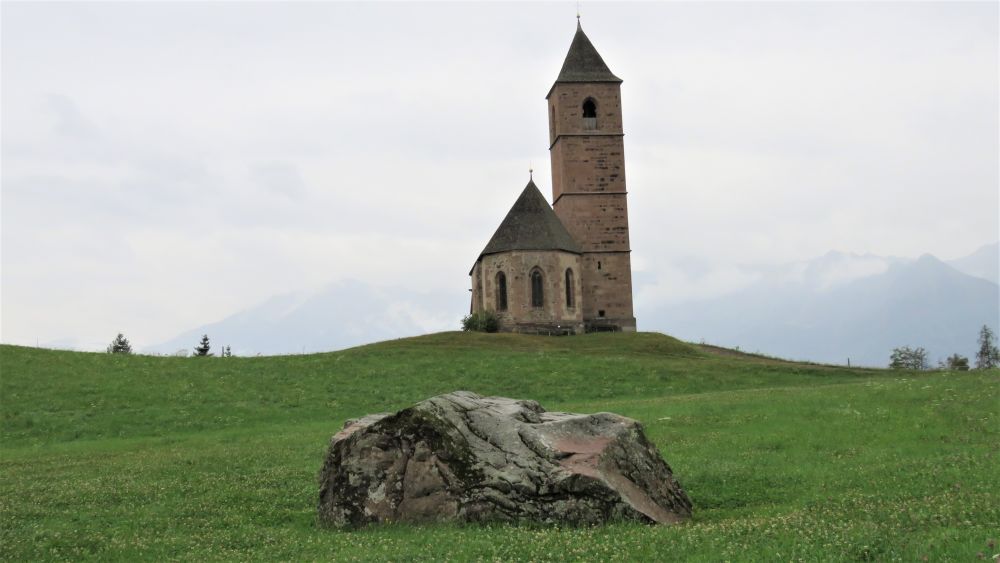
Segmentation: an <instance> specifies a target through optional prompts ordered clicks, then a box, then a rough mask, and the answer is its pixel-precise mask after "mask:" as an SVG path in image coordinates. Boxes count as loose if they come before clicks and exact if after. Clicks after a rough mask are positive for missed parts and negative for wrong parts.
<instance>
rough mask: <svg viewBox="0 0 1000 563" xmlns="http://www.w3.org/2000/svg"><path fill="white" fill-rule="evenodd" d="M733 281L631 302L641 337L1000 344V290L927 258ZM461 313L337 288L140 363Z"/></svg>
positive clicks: (373, 330) (338, 345) (792, 344)
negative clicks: (706, 293)
mask: <svg viewBox="0 0 1000 563" xmlns="http://www.w3.org/2000/svg"><path fill="white" fill-rule="evenodd" d="M984 248H985V250H984V249H980V250H979V251H977V252H976V253H974V254H972V255H970V256H968V257H966V258H962V259H960V260H956V261H953V263H954V262H957V263H958V264H957V265H958V266H961V267H964V268H966V269H967V270H969V271H975V272H984V273H987V274H988V273H989V270H988V268H989V260H990V259H991V255H990V254H989V252H990V251H989V249H990V248H992V249H993V251H994V255H993V256H992V260H993V261H994V263H995V262H996V256H995V251H996V249H997V245H990V246H987V247H984ZM984 268H985V269H984ZM689 269H690V268H689ZM738 269H739V275H738V276H737V277H738V278H739V279H740V280H743V281H742V282H741V283H740V284H739V285H736V286H734V288H735V289H730V290H727V291H728V293H725V294H724V295H722V296H719V297H704V298H697V299H693V298H690V297H688V298H684V299H680V300H676V299H675V300H669V299H661V300H659V301H657V300H656V299H652V298H645V297H644V298H643V299H637V305H638V308H637V310H636V316H637V318H638V321H639V329H640V330H646V331H659V332H664V333H667V334H670V335H673V336H676V337H678V338H681V339H684V340H688V341H692V342H699V341H702V340H704V341H705V342H708V343H712V344H720V345H724V346H730V347H740V348H741V349H742V350H747V351H751V352H755V351H759V352H762V353H766V354H771V355H775V356H781V357H786V358H791V359H801V360H812V361H818V362H830V363H846V362H847V361H848V358H849V359H850V361H851V363H852V364H855V365H871V366H885V365H887V364H888V361H889V354H890V353H891V351H892V349H893V348H895V347H898V346H922V347H924V348H926V349H927V350H928V351H929V353H930V359H931V361H932V362H934V361H937V360H938V359H943V358H945V357H947V356H949V355H951V354H953V353H956V352H957V353H959V354H962V355H965V356H968V357H969V358H973V357H974V355H975V349H976V348H975V344H976V337H977V335H978V332H979V329H980V327H982V326H983V325H984V324H985V325H989V326H991V327H992V328H993V329H994V331H996V332H1000V326H998V325H1000V320H998V317H1000V286H998V285H997V284H996V283H995V282H992V281H988V280H987V279H983V278H982V277H975V276H973V275H969V274H968V273H963V272H961V271H959V270H958V269H956V268H955V267H952V266H951V265H949V264H946V263H944V262H942V261H940V260H938V259H937V258H935V257H933V256H930V255H925V256H922V257H921V258H919V259H916V260H913V259H905V258H892V257H881V256H874V255H871V254H865V255H857V254H845V253H841V252H829V253H827V254H825V255H823V256H821V257H819V258H816V259H814V260H809V261H803V262H796V263H791V264H783V265H777V266H766V267H763V266H740V267H739V268H738ZM649 274H650V273H649V272H647V273H642V272H639V273H638V275H637V276H636V277H635V283H636V292H637V295H643V296H647V295H652V294H653V293H655V292H661V293H664V294H669V293H670V292H671V288H672V286H673V285H674V281H673V280H671V279H667V278H664V279H652V278H651V277H650V275H649ZM994 278H995V275H994ZM651 288H652V289H654V290H655V291H653V292H651V291H649V290H650V289H651ZM717 294H718V293H717ZM468 303H469V301H468V295H467V293H463V292H461V291H458V292H455V291H450V292H449V291H434V292H416V291H412V290H407V289H403V288H398V287H376V286H371V285H367V284H365V283H362V282H358V281H341V282H337V283H333V284H330V285H328V286H326V287H323V288H321V289H319V290H316V291H300V292H294V293H288V294H285V295H280V296H276V297H274V298H271V299H269V300H267V301H265V302H264V303H261V304H259V305H257V306H255V307H251V308H249V309H246V310H244V311H242V312H239V313H236V314H234V315H232V316H230V317H228V318H226V319H223V320H221V321H218V322H215V323H211V324H208V325H205V326H201V327H198V328H195V329H192V330H189V331H187V332H185V333H183V334H181V335H179V336H177V337H176V338H174V339H172V340H170V341H168V342H164V343H162V344H160V345H157V346H153V347H151V348H149V349H146V350H144V351H152V352H160V353H167V354H170V353H174V352H176V351H179V350H183V351H186V352H190V351H191V349H192V348H193V347H194V345H195V344H196V343H197V342H198V339H199V338H200V337H201V335H202V334H208V335H209V337H210V338H211V340H212V344H213V348H214V350H215V351H216V352H217V351H218V350H219V349H220V348H221V347H222V346H224V345H230V346H232V349H233V352H234V353H236V354H237V355H249V354H258V353H259V354H297V353H303V352H319V351H328V350H338V349H343V348H346V347H350V346H355V345H359V344H366V343H370V342H377V341H380V340H387V339H392V338H400V337H404V336H413V335H418V334H424V333H428V332H436V331H441V330H454V329H457V328H458V326H459V319H460V318H461V317H462V316H463V315H464V314H466V313H467V312H468Z"/></svg>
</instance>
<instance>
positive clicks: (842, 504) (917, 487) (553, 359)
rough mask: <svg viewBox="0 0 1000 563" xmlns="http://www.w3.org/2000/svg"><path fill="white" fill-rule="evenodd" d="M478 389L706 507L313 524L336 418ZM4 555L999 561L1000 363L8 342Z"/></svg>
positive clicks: (646, 351) (589, 347) (635, 340)
mask: <svg viewBox="0 0 1000 563" xmlns="http://www.w3.org/2000/svg"><path fill="white" fill-rule="evenodd" d="M456 389H469V390H472V391H476V392H478V393H482V394H490V395H504V396H510V397H516V398H533V399H537V400H539V401H540V402H541V403H542V405H543V406H545V407H546V408H548V409H550V410H570V411H578V412H596V411H613V412H617V413H620V414H624V415H627V416H631V417H633V418H636V419H639V420H640V421H642V422H643V424H644V425H645V427H646V429H647V432H648V434H649V437H650V438H651V439H652V440H653V442H654V443H656V444H657V445H658V446H659V447H660V449H661V452H662V453H663V454H664V457H665V458H666V459H667V461H668V462H669V463H670V464H671V466H672V467H673V469H674V471H675V475H676V476H677V477H678V479H679V480H680V482H681V484H682V485H683V486H684V487H685V488H686V489H687V491H688V493H689V495H690V497H691V499H692V501H693V502H694V507H695V514H694V517H693V519H692V520H691V521H690V522H689V523H687V524H684V525H681V526H674V527H653V526H645V525H635V524H614V525H610V526H604V527H596V528H577V529H573V528H569V529H567V528H561V527H540V526H489V527H480V526H468V527H461V526H452V525H437V526H425V527H412V526H402V525H393V526H384V527H375V528H369V529H364V530H360V531H355V532H337V531H332V530H328V529H323V528H319V527H317V525H316V522H315V509H316V503H317V500H318V485H317V481H316V477H317V473H318V471H319V468H320V465H321V463H322V458H323V455H324V453H325V448H326V445H327V442H328V440H329V438H330V436H331V434H333V433H334V432H335V431H336V430H337V429H339V427H340V426H341V424H342V423H343V421H344V419H346V418H349V417H355V416H358V415H362V414H366V413H370V412H380V411H387V410H394V409H398V408H401V407H404V406H406V405H408V404H411V403H413V402H416V401H418V400H421V399H424V398H427V397H429V396H432V395H435V394H439V393H444V392H448V391H453V390H456ZM0 391H2V394H0V400H2V430H0V436H2V459H0V557H2V558H3V559H5V560H40V559H74V560H75V559H85V558H92V559H102V560H108V559H113V560H135V559H156V560H164V559H185V560H208V559H239V560H244V559H256V560H279V559H280V560H329V559H341V560H385V559H390V560H435V561H437V560H458V561H464V560H477V559H481V560H487V561H489V560H510V559H525V560H535V561H542V560H579V561H596V560H638V559H646V560H652V559H657V560H680V559H692V560H705V561H720V560H732V561H758V560H800V559H801V560H817V561H819V560H821V561H827V560H877V561H889V560H908V561H913V560H923V559H924V558H927V559H929V560H932V561H945V560H947V561H956V560H957V561H975V560H978V559H980V558H986V559H990V558H993V557H994V556H995V554H997V553H1000V545H998V544H997V542H1000V415H998V409H1000V371H997V370H994V371H991V372H965V373H949V372H924V373H917V372H895V371H883V370H865V369H847V368H839V367H829V366H817V365H808V364H797V363H791V362H782V361H778V360H773V359H768V358H761V357H754V356H746V355H740V354H732V353H722V352H720V351H718V350H713V349H709V348H700V347H697V346H692V345H688V344H684V343H681V342H679V341H677V340H674V339H672V338H669V337H666V336H663V335H658V334H649V333H640V334H630V335H629V334H595V335H588V336H581V337H573V338H549V337H530V336H516V335H483V334H465V333H442V334H435V335H429V336H424V337H420V338H413V339H406V340H398V341H392V342H385V343H380V344H374V345H370V346H364V347H360V348H354V349H351V350H345V351H342V352H335V353H329V354H315V355H303V356H283V357H264V358H157V357H144V356H110V355H106V354H87V353H77V352H57V351H48V350H38V349H31V348H20V347H12V346H2V347H0Z"/></svg>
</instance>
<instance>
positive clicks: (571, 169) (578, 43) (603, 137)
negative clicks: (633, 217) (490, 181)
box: [469, 19, 635, 334]
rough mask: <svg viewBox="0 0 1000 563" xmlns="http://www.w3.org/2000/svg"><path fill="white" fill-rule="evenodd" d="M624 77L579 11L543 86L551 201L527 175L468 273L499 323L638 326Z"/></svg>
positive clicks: (475, 307)
mask: <svg viewBox="0 0 1000 563" xmlns="http://www.w3.org/2000/svg"><path fill="white" fill-rule="evenodd" d="M621 83H622V80H621V79H620V78H618V77H617V76H615V75H614V74H613V73H612V72H611V69H609V68H608V65H607V64H605V62H604V59H603V58H601V55H600V54H599V53H598V52H597V49H596V48H594V45H593V44H592V43H591V42H590V39H588V38H587V35H586V34H585V33H584V32H583V28H582V27H581V25H580V22H579V19H578V20H577V28H576V35H574V37H573V42H572V43H571V44H570V47H569V52H568V53H567V54H566V60H565V61H564V62H563V65H562V69H561V70H560V71H559V76H558V77H557V78H556V81H555V83H554V84H553V85H552V88H550V89H549V93H548V95H546V96H545V99H546V101H547V103H548V116H549V154H550V157H551V162H552V205H551V206H550V205H549V203H548V201H547V200H546V199H545V196H544V195H542V192H541V191H539V189H538V186H536V185H535V183H534V181H533V180H529V181H528V185H527V186H525V188H524V190H523V191H522V192H521V195H520V196H518V198H517V200H516V201H515V202H514V205H513V206H512V207H511V208H510V211H509V212H508V213H507V216H506V217H504V219H503V221H502V222H501V223H500V226H499V227H498V228H497V230H496V232H495V233H494V234H493V237H492V238H490V240H489V242H488V243H487V244H486V247H485V248H483V251H482V252H481V253H480V254H479V257H478V258H477V259H476V263H475V265H473V267H472V271H471V272H470V273H469V275H470V276H471V277H472V305H471V311H472V312H476V311H492V312H494V313H495V314H496V315H497V319H498V325H499V330H501V331H504V332H527V333H541V334H579V333H583V332H601V331H628V332H631V331H635V316H634V314H633V312H632V263H631V259H630V252H631V250H630V248H629V236H628V207H627V205H626V196H627V193H628V192H627V191H626V189H625V151H624V141H623V137H624V133H623V130H622V108H621Z"/></svg>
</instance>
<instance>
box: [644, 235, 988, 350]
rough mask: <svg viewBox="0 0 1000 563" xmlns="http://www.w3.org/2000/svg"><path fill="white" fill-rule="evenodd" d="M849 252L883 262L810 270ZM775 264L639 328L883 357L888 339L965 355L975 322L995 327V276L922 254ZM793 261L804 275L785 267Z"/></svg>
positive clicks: (647, 316)
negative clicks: (862, 269) (840, 271)
mask: <svg viewBox="0 0 1000 563" xmlns="http://www.w3.org/2000/svg"><path fill="white" fill-rule="evenodd" d="M858 258H861V259H863V260H865V261H868V262H871V263H872V264H875V265H877V264H878V263H879V262H880V261H881V263H882V264H883V265H884V271H881V272H878V273H871V274H868V275H859V276H853V277H852V276H846V277H845V278H844V279H841V280H839V281H837V283H826V281H828V280H829V279H831V278H830V277H829V276H827V275H825V274H823V275H819V274H820V273H824V272H828V270H829V266H830V265H831V264H837V263H844V262H850V261H851V260H854V259H858ZM879 268H881V266H880V267H879ZM776 270H778V271H779V272H783V273H784V274H786V275H771V276H765V277H764V278H762V279H761V280H759V281H757V282H755V283H753V284H751V285H750V286H748V287H746V288H744V289H741V290H738V291H736V292H733V293H731V294H728V295H725V296H721V297H717V298H713V299H705V300H701V301H696V302H686V303H680V304H677V305H668V306H663V307H657V308H654V309H652V310H650V311H646V312H645V313H644V315H643V317H642V319H641V320H642V329H643V330H666V331H668V332H670V333H671V334H673V335H674V336H677V337H678V338H682V339H686V340H693V341H701V340H705V341H706V342H710V343H713V344H720V345H723V346H731V347H735V346H739V347H740V348H742V349H744V350H749V351H759V352H763V353H766V354H772V355H776V356H781V357H787V358H792V359H805V360H812V361H820V362H831V363H846V362H847V361H848V359H850V361H851V362H852V363H855V364H862V365H873V366H884V365H886V364H888V361H889V360H888V358H889V354H890V353H891V351H892V349H893V348H894V347H897V346H904V345H908V346H922V347H924V348H926V349H927V350H928V352H929V355H930V358H931V360H932V361H936V360H938V359H941V358H944V357H946V356H948V355H950V354H952V353H956V352H957V353H960V354H963V355H965V356H968V357H970V358H971V357H974V354H975V342H976V336H977V334H978V331H979V328H980V327H982V326H983V325H984V324H985V325H989V326H991V327H992V328H993V329H994V330H996V329H997V326H998V324H1000V321H998V316H1000V287H998V286H997V284H996V283H993V282H991V281H988V280H985V279H981V278H977V277H973V276H970V275H967V274H964V273H962V272H960V271H958V270H956V269H955V268H952V267H951V266H949V265H948V264H945V263H944V262H942V261H940V260H938V259H937V258H935V257H933V256H931V255H929V254H928V255H924V256H922V257H920V258H919V259H916V260H905V259H898V258H878V257H872V256H863V257H858V256H852V255H843V254H840V253H829V254H827V255H825V256H823V257H821V258H818V259H816V260H814V261H811V262H810V263H807V264H806V265H805V267H803V265H802V264H798V265H789V266H788V267H784V268H782V267H778V268H776ZM797 270H801V271H802V272H803V273H804V275H802V276H799V277H798V278H796V277H794V276H789V275H787V273H788V272H790V271H791V272H795V271H797ZM873 271H877V268H873ZM808 272H812V273H813V274H814V275H808ZM833 277H834V278H836V275H834V276H833ZM844 280H846V281H844Z"/></svg>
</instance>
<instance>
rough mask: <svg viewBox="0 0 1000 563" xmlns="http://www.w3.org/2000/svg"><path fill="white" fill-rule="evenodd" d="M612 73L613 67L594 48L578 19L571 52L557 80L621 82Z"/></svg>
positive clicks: (570, 46)
mask: <svg viewBox="0 0 1000 563" xmlns="http://www.w3.org/2000/svg"><path fill="white" fill-rule="evenodd" d="M621 81H622V79H621V78H618V77H617V76H615V75H614V74H612V73H611V69H609V68H608V65H607V64H605V62H604V59H602V58H601V54H600V53H598V52H597V49H595V48H594V44H593V43H591V42H590V39H588V38H587V34H586V33H584V32H583V26H581V25H580V20H579V19H577V20H576V35H574V36H573V42H572V43H570V45H569V52H568V53H566V60H565V61H563V66H562V70H560V71H559V77H558V78H556V82H557V83H559V82H621Z"/></svg>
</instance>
